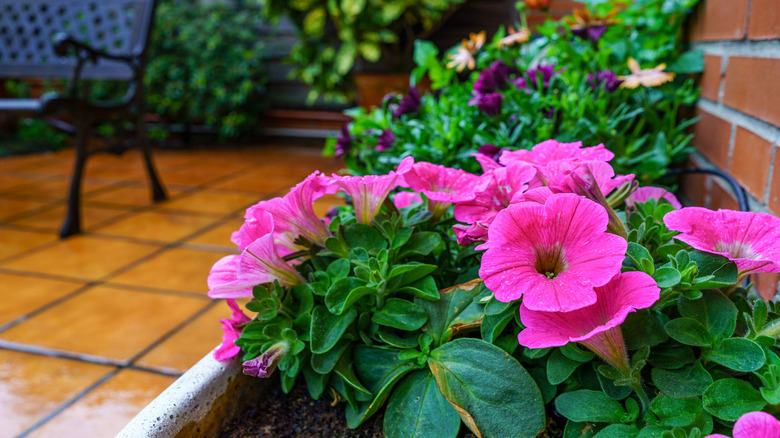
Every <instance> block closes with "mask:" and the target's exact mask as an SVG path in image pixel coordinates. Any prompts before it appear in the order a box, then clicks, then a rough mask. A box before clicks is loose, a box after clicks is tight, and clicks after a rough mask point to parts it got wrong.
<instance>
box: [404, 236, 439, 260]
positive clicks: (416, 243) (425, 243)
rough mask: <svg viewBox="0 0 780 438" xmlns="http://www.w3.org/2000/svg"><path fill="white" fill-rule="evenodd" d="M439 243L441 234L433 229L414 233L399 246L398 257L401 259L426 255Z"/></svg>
mask: <svg viewBox="0 0 780 438" xmlns="http://www.w3.org/2000/svg"><path fill="white" fill-rule="evenodd" d="M439 244H441V236H440V235H439V233H435V232H433V231H423V232H419V233H415V234H414V235H412V237H411V238H410V239H409V241H408V242H406V245H404V246H403V247H401V252H400V253H399V254H398V259H399V260H403V259H405V258H407V257H410V256H427V255H428V254H430V253H431V251H433V250H434V249H435V248H436V247H437V246H439Z"/></svg>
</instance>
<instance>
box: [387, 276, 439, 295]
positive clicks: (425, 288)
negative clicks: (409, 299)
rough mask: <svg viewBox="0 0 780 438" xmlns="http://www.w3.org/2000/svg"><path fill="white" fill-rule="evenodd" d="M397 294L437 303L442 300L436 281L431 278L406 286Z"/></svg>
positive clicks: (424, 278)
mask: <svg viewBox="0 0 780 438" xmlns="http://www.w3.org/2000/svg"><path fill="white" fill-rule="evenodd" d="M396 293H404V294H409V295H413V296H415V297H419V298H422V299H424V300H427V301H437V300H438V299H439V298H440V296H439V288H438V287H436V280H434V279H433V277H431V276H427V277H423V278H422V279H421V280H417V281H415V282H414V283H412V284H410V285H408V286H404V287H402V288H401V289H398V290H397V291H396Z"/></svg>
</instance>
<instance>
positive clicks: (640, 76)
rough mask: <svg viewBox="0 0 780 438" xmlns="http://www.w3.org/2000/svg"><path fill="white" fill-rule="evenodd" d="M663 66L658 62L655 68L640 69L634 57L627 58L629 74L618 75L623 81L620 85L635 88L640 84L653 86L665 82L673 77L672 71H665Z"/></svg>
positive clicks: (664, 65)
mask: <svg viewBox="0 0 780 438" xmlns="http://www.w3.org/2000/svg"><path fill="white" fill-rule="evenodd" d="M665 68H666V64H659V65H657V66H656V67H655V68H647V69H641V68H640V67H639V63H638V62H636V59H634V58H628V69H629V70H631V74H630V75H628V76H620V77H619V79H621V80H622V81H623V83H622V84H620V87H621V88H636V87H638V86H640V85H641V86H643V87H655V86H658V85H661V84H665V83H667V82H669V81H671V80H672V79H674V73H667V72H665V71H664V69H665Z"/></svg>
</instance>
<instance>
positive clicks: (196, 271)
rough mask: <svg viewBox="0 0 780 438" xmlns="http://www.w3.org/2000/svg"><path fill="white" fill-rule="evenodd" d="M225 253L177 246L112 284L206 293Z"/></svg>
mask: <svg viewBox="0 0 780 438" xmlns="http://www.w3.org/2000/svg"><path fill="white" fill-rule="evenodd" d="M225 255H227V254H226V253H220V252H211V251H197V250H194V249H183V248H174V249H170V250H167V251H165V252H163V253H160V254H158V255H156V256H154V257H152V258H151V259H149V260H147V261H145V262H143V263H141V264H139V265H138V266H135V267H134V268H132V269H130V270H128V271H125V272H122V273H121V274H119V275H117V276H116V277H114V278H112V279H110V280H109V282H111V283H118V284H127V285H131V286H141V287H151V288H158V289H165V290H175V291H181V292H195V293H203V295H204V296H205V295H206V292H207V290H208V288H207V287H206V277H208V275H209V270H211V266H212V265H213V264H214V263H215V262H216V261H217V260H219V259H221V258H222V257H224V256H225Z"/></svg>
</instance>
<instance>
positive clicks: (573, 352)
mask: <svg viewBox="0 0 780 438" xmlns="http://www.w3.org/2000/svg"><path fill="white" fill-rule="evenodd" d="M577 345H578V344H577V343H576V342H569V343H568V344H566V345H564V346H563V347H560V351H561V353H563V355H564V356H566V357H568V358H569V359H571V360H575V361H577V362H589V361H591V360H592V359H593V358H594V357H596V355H595V354H594V353H593V352H592V351H589V350H583V349H582V348H580V347H578V346H577Z"/></svg>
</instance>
